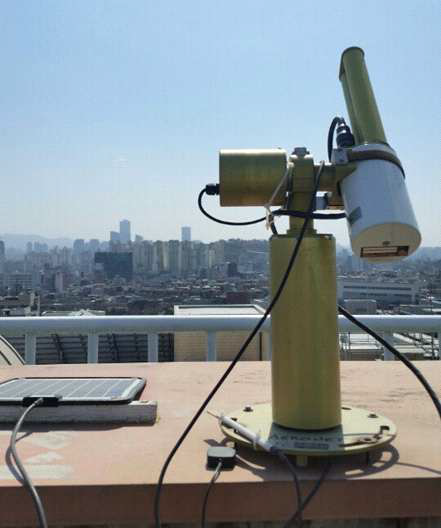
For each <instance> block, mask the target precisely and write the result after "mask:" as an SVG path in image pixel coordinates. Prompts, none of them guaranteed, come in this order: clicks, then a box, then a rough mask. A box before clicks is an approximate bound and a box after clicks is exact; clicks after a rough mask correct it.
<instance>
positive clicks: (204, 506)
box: [201, 461, 222, 528]
mask: <svg viewBox="0 0 441 528" xmlns="http://www.w3.org/2000/svg"><path fill="white" fill-rule="evenodd" d="M221 468H222V461H220V462H219V464H218V465H217V467H216V469H215V471H214V475H213V476H212V477H211V480H210V483H209V484H208V488H207V491H206V493H205V497H204V502H203V504H202V514H201V528H205V520H206V516H207V504H208V496H209V495H210V491H211V488H212V487H213V484H214V483H215V482H216V480H217V479H218V477H219V475H220V472H221Z"/></svg>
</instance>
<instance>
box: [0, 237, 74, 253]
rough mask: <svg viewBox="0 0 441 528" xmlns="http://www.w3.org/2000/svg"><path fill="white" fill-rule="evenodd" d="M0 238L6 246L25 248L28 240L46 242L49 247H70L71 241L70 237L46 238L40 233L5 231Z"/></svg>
mask: <svg viewBox="0 0 441 528" xmlns="http://www.w3.org/2000/svg"><path fill="white" fill-rule="evenodd" d="M0 240H3V242H4V243H5V246H6V249H7V248H15V249H19V250H25V249H26V244H27V243H28V242H40V244H47V245H48V246H49V248H52V247H54V246H58V247H64V246H66V247H72V244H73V241H72V239H71V238H46V237H43V236H40V235H22V234H9V233H5V234H3V235H0Z"/></svg>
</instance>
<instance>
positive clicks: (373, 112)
mask: <svg viewBox="0 0 441 528" xmlns="http://www.w3.org/2000/svg"><path fill="white" fill-rule="evenodd" d="M339 78H340V81H341V83H342V86H343V93H344V96H345V100H346V106H347V109H348V114H349V119H350V121H351V126H352V132H353V134H354V137H355V141H356V143H357V144H362V143H387V139H386V134H385V133H384V128H383V123H382V122H381V117H380V112H379V111H378V107H377V103H376V100H375V95H374V92H373V89H372V85H371V82H370V80H369V74H368V71H367V68H366V63H365V60H364V51H363V50H362V49H361V48H357V47H352V48H348V49H347V50H345V51H344V52H343V53H342V56H341V64H340V75H339Z"/></svg>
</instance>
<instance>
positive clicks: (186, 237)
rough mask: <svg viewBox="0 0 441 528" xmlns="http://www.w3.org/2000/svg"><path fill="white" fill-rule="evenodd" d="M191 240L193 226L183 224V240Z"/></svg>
mask: <svg viewBox="0 0 441 528" xmlns="http://www.w3.org/2000/svg"><path fill="white" fill-rule="evenodd" d="M190 241H191V227H190V226H183V227H181V242H190Z"/></svg>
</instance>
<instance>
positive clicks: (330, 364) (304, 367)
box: [270, 234, 341, 430]
mask: <svg viewBox="0 0 441 528" xmlns="http://www.w3.org/2000/svg"><path fill="white" fill-rule="evenodd" d="M295 243H296V238H295V235H294V236H291V235H278V236H273V237H272V238H271V241H270V245H271V287H272V293H273V295H274V294H275V292H276V291H277V289H278V287H279V285H280V282H281V280H282V277H283V275H284V273H285V271H286V269H287V266H288V262H289V259H290V256H291V255H292V252H293V249H294V245H295ZM271 328H272V350H273V352H272V408H273V421H274V422H275V423H277V424H279V425H282V426H284V427H290V428H294V429H306V430H322V429H329V428H331V427H336V426H338V425H340V424H341V395H340V365H339V347H338V320H337V281H336V267H335V239H334V238H333V237H332V236H331V235H314V234H313V235H311V236H306V237H305V238H304V239H303V241H302V244H301V246H300V251H299V253H298V255H297V260H296V262H295V266H294V268H293V269H292V271H291V273H290V275H289V277H288V280H287V282H286V285H285V287H284V289H283V292H282V294H281V296H280V299H279V301H278V302H277V303H276V305H275V306H274V308H273V311H272V314H271Z"/></svg>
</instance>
